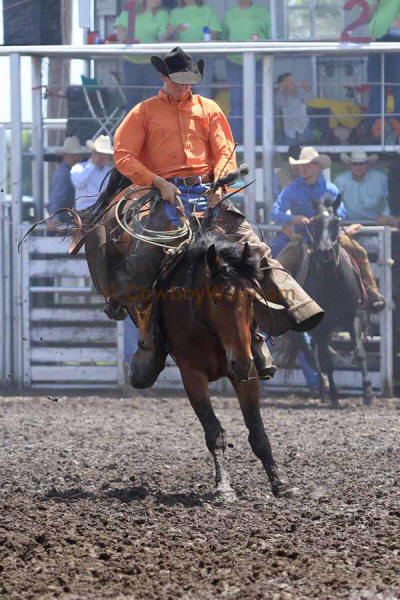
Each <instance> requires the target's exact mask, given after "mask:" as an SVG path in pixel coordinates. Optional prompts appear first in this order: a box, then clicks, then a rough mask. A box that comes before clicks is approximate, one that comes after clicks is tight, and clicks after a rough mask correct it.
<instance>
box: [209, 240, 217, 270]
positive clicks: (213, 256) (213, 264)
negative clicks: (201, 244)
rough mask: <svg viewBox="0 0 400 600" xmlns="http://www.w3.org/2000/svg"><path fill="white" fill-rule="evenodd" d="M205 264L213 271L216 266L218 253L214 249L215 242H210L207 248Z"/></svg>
mask: <svg viewBox="0 0 400 600" xmlns="http://www.w3.org/2000/svg"><path fill="white" fill-rule="evenodd" d="M207 264H208V266H209V268H210V271H214V270H215V269H216V267H217V266H218V255H217V251H216V249H215V244H211V246H209V247H208V248H207Z"/></svg>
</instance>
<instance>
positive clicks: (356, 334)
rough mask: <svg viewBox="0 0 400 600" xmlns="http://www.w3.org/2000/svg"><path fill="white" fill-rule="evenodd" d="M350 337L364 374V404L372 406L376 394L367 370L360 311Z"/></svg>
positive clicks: (352, 326)
mask: <svg viewBox="0 0 400 600" xmlns="http://www.w3.org/2000/svg"><path fill="white" fill-rule="evenodd" d="M350 335H351V339H352V342H353V346H354V349H355V359H356V362H357V364H358V365H359V367H360V369H361V373H362V382H363V404H365V405H366V406H370V405H371V404H372V402H373V401H374V400H375V394H374V392H373V389H372V385H371V380H370V378H369V373H368V369H367V353H366V351H365V348H364V343H363V339H362V336H363V327H362V317H361V314H360V311H357V313H356V316H355V317H354V320H353V323H352V325H351V328H350Z"/></svg>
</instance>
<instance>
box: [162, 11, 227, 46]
mask: <svg viewBox="0 0 400 600" xmlns="http://www.w3.org/2000/svg"><path fill="white" fill-rule="evenodd" d="M169 22H170V23H171V25H172V27H173V28H174V30H175V35H176V39H177V40H178V42H202V41H204V31H203V27H208V28H209V30H210V34H211V38H212V39H216V38H217V37H219V34H220V33H221V25H220V22H219V20H218V17H217V15H216V13H215V11H214V9H213V8H211V6H209V5H208V4H203V3H201V4H200V3H199V2H196V3H194V4H189V2H187V3H186V4H185V5H184V6H180V7H178V8H174V9H173V10H172V11H171V14H170V19H169Z"/></svg>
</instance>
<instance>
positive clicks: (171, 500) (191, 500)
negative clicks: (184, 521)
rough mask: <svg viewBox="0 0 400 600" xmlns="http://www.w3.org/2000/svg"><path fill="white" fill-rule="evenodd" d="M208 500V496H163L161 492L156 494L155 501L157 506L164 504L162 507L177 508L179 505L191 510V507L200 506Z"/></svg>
mask: <svg viewBox="0 0 400 600" xmlns="http://www.w3.org/2000/svg"><path fill="white" fill-rule="evenodd" d="M209 500H210V495H209V494H194V493H192V492H191V493H188V494H180V493H176V494H163V493H162V492H157V494H156V501H157V502H158V503H159V504H164V506H177V505H178V504H181V505H182V506H185V507H187V508H191V507H193V506H201V505H202V504H203V503H204V502H207V501H209Z"/></svg>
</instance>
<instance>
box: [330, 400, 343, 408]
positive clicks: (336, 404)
mask: <svg viewBox="0 0 400 600" xmlns="http://www.w3.org/2000/svg"><path fill="white" fill-rule="evenodd" d="M331 408H341V406H340V404H339V400H338V399H337V398H331Z"/></svg>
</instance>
